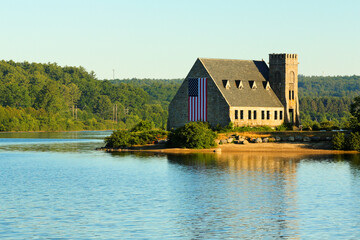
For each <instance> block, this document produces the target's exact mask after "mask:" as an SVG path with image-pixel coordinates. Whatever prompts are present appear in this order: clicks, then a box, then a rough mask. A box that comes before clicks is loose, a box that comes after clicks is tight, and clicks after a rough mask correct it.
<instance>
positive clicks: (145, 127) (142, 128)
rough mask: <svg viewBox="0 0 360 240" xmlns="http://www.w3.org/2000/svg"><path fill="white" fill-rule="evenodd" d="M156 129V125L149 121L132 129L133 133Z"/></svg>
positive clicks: (140, 123) (142, 122) (141, 122)
mask: <svg viewBox="0 0 360 240" xmlns="http://www.w3.org/2000/svg"><path fill="white" fill-rule="evenodd" d="M153 128H154V123H153V122H149V121H146V120H144V121H140V122H139V123H138V124H136V125H135V126H134V127H133V128H132V129H131V132H141V131H150V130H151V129H153Z"/></svg>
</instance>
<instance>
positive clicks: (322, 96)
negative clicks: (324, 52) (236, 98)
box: [110, 75, 360, 125]
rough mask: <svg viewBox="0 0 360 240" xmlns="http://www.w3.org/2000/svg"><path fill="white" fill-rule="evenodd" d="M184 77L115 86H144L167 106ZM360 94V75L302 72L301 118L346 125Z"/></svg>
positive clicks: (154, 99)
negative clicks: (355, 100)
mask: <svg viewBox="0 0 360 240" xmlns="http://www.w3.org/2000/svg"><path fill="white" fill-rule="evenodd" d="M182 81H183V79H123V80H120V79H117V80H111V81H110V82H112V83H113V84H115V85H119V84H129V85H132V86H134V87H135V86H136V87H140V88H142V89H143V90H144V91H146V92H147V93H148V94H149V95H150V99H151V100H150V101H151V102H152V103H160V104H161V105H162V107H163V108H164V109H167V106H168V104H169V103H170V101H171V99H172V98H173V96H174V95H175V93H176V91H177V89H178V88H179V87H180V85H181V83H182ZM359 95H360V76H356V75H354V76H334V77H331V76H327V77H324V76H303V75H299V100H300V111H301V114H302V116H301V118H302V120H303V122H304V123H305V124H310V123H311V124H312V123H313V121H317V122H322V121H330V120H331V121H335V122H337V123H338V124H339V125H341V124H345V122H346V121H347V119H348V118H349V116H350V113H349V107H350V104H351V102H352V99H353V98H354V97H356V96H359Z"/></svg>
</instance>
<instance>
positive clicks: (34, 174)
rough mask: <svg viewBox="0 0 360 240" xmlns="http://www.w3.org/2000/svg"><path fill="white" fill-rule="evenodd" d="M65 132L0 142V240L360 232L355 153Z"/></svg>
mask: <svg viewBox="0 0 360 240" xmlns="http://www.w3.org/2000/svg"><path fill="white" fill-rule="evenodd" d="M70 135H71V136H72V137H68V138H65V139H71V141H61V140H58V139H57V137H55V135H52V136H51V139H47V140H44V139H46V138H43V142H41V143H39V142H37V143H34V144H31V143H26V142H31V141H35V140H34V139H35V138H40V139H41V137H40V136H32V139H33V140H31V139H30V140H29V139H28V140H29V141H28V140H24V141H23V143H24V144H21V142H20V144H11V143H10V142H11V141H15V140H14V139H12V140H11V139H9V140H8V143H9V144H1V145H0V151H1V152H0V155H1V156H0V160H1V161H0V169H1V171H0V180H1V181H0V196H1V197H0V210H1V212H2V214H1V215H2V219H5V220H4V221H0V229H6V230H5V231H3V232H2V231H0V238H23V239H31V238H35V237H38V236H43V237H44V238H48V237H50V236H51V237H52V236H56V237H59V238H75V239H76V238H83V239H90V238H93V236H95V235H96V234H98V235H97V236H99V238H112V239H121V238H122V239H133V238H146V239H149V238H154V239H171V238H180V239H264V238H265V239H268V238H269V239H272V238H276V239H277V238H295V239H296V238H299V239H311V238H318V239H341V238H343V239H358V238H359V237H360V232H359V230H358V229H359V226H360V217H359V216H360V204H359V203H360V174H359V173H360V157H359V155H334V156H333V155H328V156H305V155H299V154H290V153H286V154H278V153H268V152H267V153H259V152H257V153H251V152H250V153H241V154H239V153H238V154H236V153H221V154H214V153H212V154H182V155H181V154H168V155H166V154H163V153H161V154H153V153H136V154H132V153H121V152H117V153H106V152H101V151H97V152H94V148H95V147H96V145H103V142H102V141H101V140H100V139H97V138H96V137H95V138H91V137H89V136H90V135H89V134H85V135H86V137H85V135H77V136H76V138H73V137H74V136H73V135H72V134H70ZM42 136H44V135H42ZM13 137H15V136H13ZM17 137H18V136H17ZM0 138H1V134H0ZM3 139H4V138H3ZM54 139H57V140H54ZM77 139H80V140H79V141H78V140H77ZM16 141H17V140H16ZM5 142H6V141H5ZM25 143H26V144H25ZM78 152H81V154H78ZM59 153H61V154H59ZM49 160H50V161H49ZM13 229H17V231H18V232H17V233H16V232H13ZM29 233H30V234H29ZM2 234H3V235H2Z"/></svg>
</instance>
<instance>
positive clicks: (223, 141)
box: [220, 139, 228, 144]
mask: <svg viewBox="0 0 360 240" xmlns="http://www.w3.org/2000/svg"><path fill="white" fill-rule="evenodd" d="M227 142H228V141H227V139H221V140H220V144H227Z"/></svg>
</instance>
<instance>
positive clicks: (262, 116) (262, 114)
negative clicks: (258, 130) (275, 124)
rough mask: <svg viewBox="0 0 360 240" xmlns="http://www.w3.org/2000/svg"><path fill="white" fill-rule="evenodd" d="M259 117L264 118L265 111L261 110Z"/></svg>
mask: <svg viewBox="0 0 360 240" xmlns="http://www.w3.org/2000/svg"><path fill="white" fill-rule="evenodd" d="M261 119H262V120H264V119H265V111H261Z"/></svg>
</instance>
